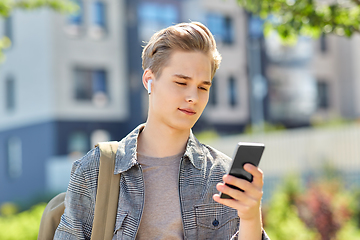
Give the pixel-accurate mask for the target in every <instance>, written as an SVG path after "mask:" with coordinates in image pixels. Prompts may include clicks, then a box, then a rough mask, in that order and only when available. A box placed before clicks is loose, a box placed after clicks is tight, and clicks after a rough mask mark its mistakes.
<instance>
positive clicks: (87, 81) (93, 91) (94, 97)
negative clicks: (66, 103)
mask: <svg viewBox="0 0 360 240" xmlns="http://www.w3.org/2000/svg"><path fill="white" fill-rule="evenodd" d="M75 84H76V85H75V99H76V100H79V101H93V103H94V104H95V105H97V106H105V105H106V104H107V103H108V101H109V96H108V89H107V74H106V71H105V70H91V69H76V70H75Z"/></svg>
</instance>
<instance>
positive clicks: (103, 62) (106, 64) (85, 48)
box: [52, 0, 140, 121]
mask: <svg viewBox="0 0 360 240" xmlns="http://www.w3.org/2000/svg"><path fill="white" fill-rule="evenodd" d="M84 2H85V21H87V20H86V16H87V15H86V14H87V13H88V12H89V10H88V9H87V5H86V4H89V3H90V2H91V1H84ZM124 2H125V1H123V0H109V1H105V3H106V11H107V32H108V34H106V35H105V37H104V38H103V39H94V38H92V37H90V36H89V35H88V29H89V28H88V27H87V26H85V29H84V30H85V32H84V34H80V35H79V36H78V37H74V36H71V35H69V34H67V32H66V28H67V27H68V23H67V18H66V17H65V16H61V15H59V14H54V15H53V19H52V21H53V26H54V28H53V31H52V45H53V46H54V54H53V61H54V66H53V71H54V79H55V85H54V86H55V89H56V95H55V96H54V97H55V101H56V102H55V106H56V112H55V116H56V118H57V119H67V120H104V121H107V120H109V121H114V120H118V121H121V120H125V119H126V118H127V117H128V114H129V109H128V100H127V99H128V96H127V92H128V91H127V89H128V84H127V83H128V79H127V78H128V75H127V72H126V69H127V68H126V62H125V61H126V54H127V52H128V51H131V50H128V49H126V24H125V16H126V13H125V3H124ZM139 57H140V56H139ZM75 67H84V68H104V69H106V70H107V73H108V83H109V88H108V89H109V91H110V98H111V102H110V104H108V105H107V106H105V107H101V108H99V107H96V106H94V105H93V104H92V103H91V102H89V103H80V102H78V101H76V100H75V99H74V97H73V93H74V86H75V84H74V74H73V70H74V68H75Z"/></svg>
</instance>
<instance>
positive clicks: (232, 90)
mask: <svg viewBox="0 0 360 240" xmlns="http://www.w3.org/2000/svg"><path fill="white" fill-rule="evenodd" d="M228 86H229V95H228V96H229V104H230V106H232V107H234V106H236V105H237V95H236V93H237V90H236V80H235V78H234V77H232V76H231V77H230V78H229V85H228Z"/></svg>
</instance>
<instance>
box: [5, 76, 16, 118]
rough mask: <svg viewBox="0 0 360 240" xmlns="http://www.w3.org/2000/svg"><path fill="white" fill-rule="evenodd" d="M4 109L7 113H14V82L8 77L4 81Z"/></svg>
mask: <svg viewBox="0 0 360 240" xmlns="http://www.w3.org/2000/svg"><path fill="white" fill-rule="evenodd" d="M4 96H5V107H6V110H7V111H9V112H10V111H14V109H15V81H14V79H13V78H12V77H9V78H7V79H6V81H5V94H4Z"/></svg>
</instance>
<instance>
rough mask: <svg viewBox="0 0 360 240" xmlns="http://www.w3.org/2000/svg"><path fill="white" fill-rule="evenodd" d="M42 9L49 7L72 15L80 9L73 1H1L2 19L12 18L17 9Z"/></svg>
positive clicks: (0, 13) (0, 14)
mask: <svg viewBox="0 0 360 240" xmlns="http://www.w3.org/2000/svg"><path fill="white" fill-rule="evenodd" d="M41 7H48V8H50V9H53V10H55V11H57V12H61V13H71V12H74V11H76V10H77V8H78V6H77V5H76V4H74V2H73V1H71V0H20V1H18V0H1V1H0V17H8V16H10V14H11V12H12V11H13V10H15V9H25V10H33V9H38V8H41Z"/></svg>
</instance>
